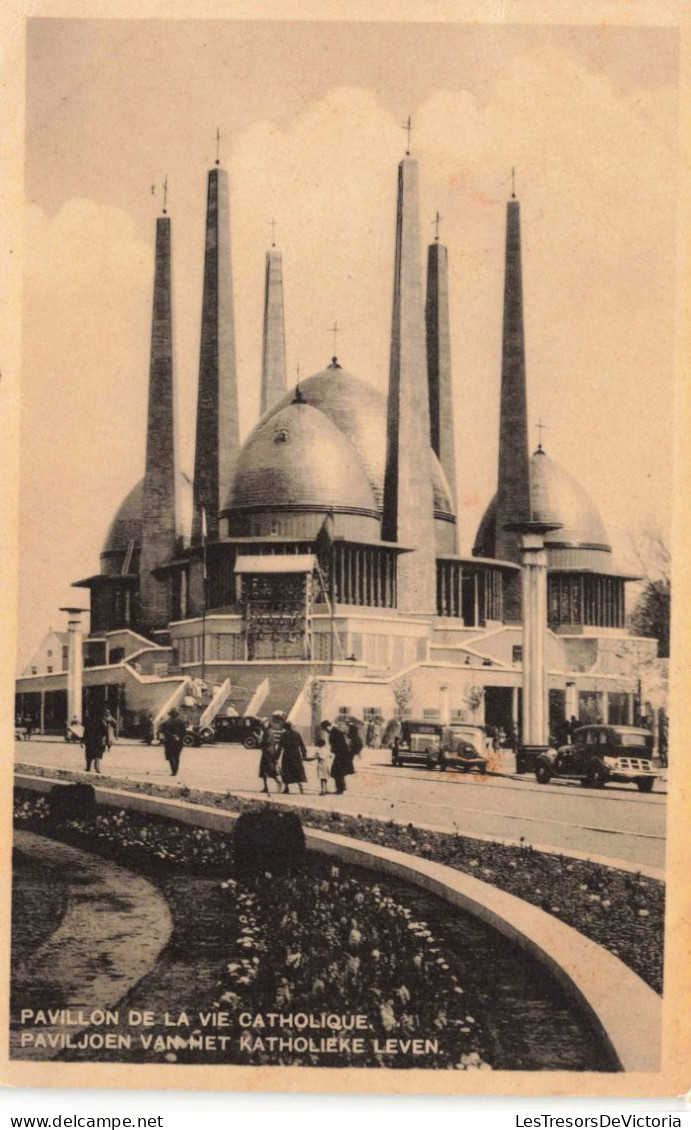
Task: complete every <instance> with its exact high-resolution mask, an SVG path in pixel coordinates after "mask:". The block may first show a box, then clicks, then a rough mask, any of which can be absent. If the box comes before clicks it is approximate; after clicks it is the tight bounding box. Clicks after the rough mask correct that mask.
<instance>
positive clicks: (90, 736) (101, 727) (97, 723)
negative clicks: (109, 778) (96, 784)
mask: <svg viewBox="0 0 691 1130" xmlns="http://www.w3.org/2000/svg"><path fill="white" fill-rule="evenodd" d="M80 744H81V745H83V746H84V757H85V759H86V771H87V773H90V772H91V766H92V765H93V767H94V770H95V772H96V773H100V772H101V758H102V757H103V754H104V753H105V751H106V749H107V748H108V724H107V722H106V720H105V718H102V719H100V720H99V719H98V718H96V717H90V718H87V719H86V721H85V723H84V732H83V734H82V737H81V742H80Z"/></svg>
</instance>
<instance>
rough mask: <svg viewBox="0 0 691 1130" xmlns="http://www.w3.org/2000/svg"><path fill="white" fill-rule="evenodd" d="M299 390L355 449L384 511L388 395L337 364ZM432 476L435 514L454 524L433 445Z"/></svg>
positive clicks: (283, 402) (279, 405)
mask: <svg viewBox="0 0 691 1130" xmlns="http://www.w3.org/2000/svg"><path fill="white" fill-rule="evenodd" d="M300 392H301V394H302V396H303V397H304V399H305V401H306V402H307V403H308V404H310V405H311V406H312V407H313V408H318V409H319V411H320V412H323V413H324V415H325V416H327V417H328V418H329V420H330V421H331V422H332V423H333V424H335V425H336V427H337V428H338V430H339V431H340V432H341V433H342V434H343V435H344V436H345V437H346V438H347V439H348V440H349V441H350V443H351V444H352V446H353V447H354V448H355V450H356V451H357V453H358V455H359V457H360V462H361V464H362V466H363V468H364V470H365V473H366V475H367V477H368V479H369V482H370V485H371V488H372V490H373V492H374V497H375V499H376V503H377V507H378V509H379V511H381V506H382V501H383V498H384V475H385V472H386V417H387V402H386V396H385V395H384V394H383V393H381V392H379V390H378V389H375V388H373V387H372V386H371V385H369V384H367V383H366V382H365V381H362V380H360V379H359V378H358V377H354V376H353V375H352V374H351V373H348V372H346V370H345V369H342V368H341V367H340V366H337V365H335V364H332V365H330V366H329V368H328V369H324V370H323V371H322V372H320V373H315V374H314V376H311V377H308V378H307V380H305V381H302V382H301V383H300ZM291 400H292V393H287V394H286V396H284V397H282V399H281V400H279V401H278V402H277V403H276V404H275V405H274V406H273V407H272V408H270V409H269V411H268V413H267V414H266V416H264V418H263V420H267V419H269V418H271V417H272V416H273V415H274V414H275V413H276V412H278V411H280V410H281V409H282V408H285V407H286V405H288V404H290V402H291ZM263 420H262V421H260V424H261V423H263ZM430 476H431V479H432V490H433V493H434V514H435V517H436V518H437V519H440V520H441V522H443V523H445V524H448V523H453V522H454V521H455V517H454V508H453V503H452V501H451V491H450V490H449V484H448V483H447V481H446V475H445V474H444V472H443V470H442V467H441V464H440V462H439V460H438V459H437V456H436V455H435V454H434V452H433V451H432V448H431V447H430Z"/></svg>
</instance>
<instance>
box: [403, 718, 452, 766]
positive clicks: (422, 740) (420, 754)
mask: <svg viewBox="0 0 691 1130" xmlns="http://www.w3.org/2000/svg"><path fill="white" fill-rule="evenodd" d="M443 729H444V728H443V726H442V725H441V724H440V723H439V722H423V721H417V720H415V719H408V718H406V719H404V721H403V722H401V726H400V731H399V733H398V734H397V736H396V737H395V738H394V739H393V744H392V746H391V764H392V765H403V764H404V762H406V761H408V762H413V763H417V764H422V765H426V766H427V768H428V769H436V768H438V767H439V763H440V759H441V757H442V752H443V747H442V737H443Z"/></svg>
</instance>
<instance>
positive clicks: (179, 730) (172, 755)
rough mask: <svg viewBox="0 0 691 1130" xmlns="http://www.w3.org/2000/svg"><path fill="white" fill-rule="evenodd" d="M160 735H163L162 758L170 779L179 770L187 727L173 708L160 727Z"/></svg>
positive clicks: (175, 775)
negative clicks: (168, 767)
mask: <svg viewBox="0 0 691 1130" xmlns="http://www.w3.org/2000/svg"><path fill="white" fill-rule="evenodd" d="M161 733H162V734H163V749H164V756H165V759H166V761H167V762H168V764H169V765H170V775H171V777H177V775H178V770H179V769H180V754H181V753H182V745H183V741H184V737H185V734H186V733H187V727H186V726H185V723H184V722H183V720H182V718H181V717H180V715H179V714H178V712H177V710H176V709H175V707H173V709H172V710H171V712H170V714H169V715H168V717H167V719H166V720H165V722H164V723H163V725H162V726H161Z"/></svg>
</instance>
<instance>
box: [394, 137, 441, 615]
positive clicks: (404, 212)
mask: <svg viewBox="0 0 691 1130" xmlns="http://www.w3.org/2000/svg"><path fill="white" fill-rule="evenodd" d="M429 436H430V422H429V400H428V394H427V380H426V358H425V307H424V293H423V283H422V262H421V254H420V226H419V218H418V168H417V161H414V160H412V159H411V158H410V157H405V158H404V159H403V160H402V161H401V163H400V165H399V167H398V204H397V218H396V257H395V264H394V294H393V316H392V323H391V361H390V369H389V397H388V418H387V448H386V474H385V478H384V509H383V515H382V537H383V538H384V540H386V541H398V542H400V543H401V544H402V545H403V546H406V547H408V548H410V549H412V550H413V552H411V553H404V554H401V556H400V557H399V559H398V567H397V568H398V575H397V577H398V579H397V592H398V595H397V604H398V608H399V609H400V610H401V611H405V612H421V613H427V614H429V612H431V611H433V610H434V607H435V591H436V555H435V545H434V517H433V496H432V481H431V475H430V451H429Z"/></svg>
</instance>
